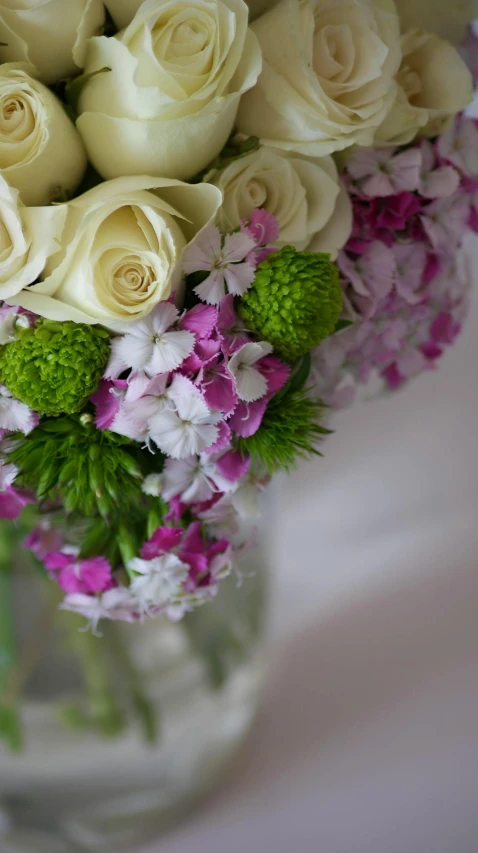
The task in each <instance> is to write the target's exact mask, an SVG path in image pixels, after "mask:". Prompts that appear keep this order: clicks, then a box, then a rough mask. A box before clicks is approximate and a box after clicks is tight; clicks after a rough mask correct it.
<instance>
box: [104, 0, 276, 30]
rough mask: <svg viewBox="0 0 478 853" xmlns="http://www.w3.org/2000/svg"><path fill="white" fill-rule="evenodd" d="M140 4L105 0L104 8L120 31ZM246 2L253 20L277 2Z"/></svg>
mask: <svg viewBox="0 0 478 853" xmlns="http://www.w3.org/2000/svg"><path fill="white" fill-rule="evenodd" d="M142 2H143V0H105V6H106V8H107V9H108V12H109V13H110V15H111V17H112V18H113V21H114V22H115V24H116V26H117V27H118V29H120V30H122V29H123V28H124V27H127V26H128V24H130V23H131V21H132V20H133V18H134V16H135V14H136V12H137V11H138V9H139V7H140V6H141V3H142ZM246 2H247V5H248V6H249V18H250V19H251V20H254V18H258V17H259V15H262V14H263V13H264V12H265V11H266V9H270V7H271V6H273V5H274V3H276V2H277V0H246Z"/></svg>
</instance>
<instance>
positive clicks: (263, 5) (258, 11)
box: [246, 0, 277, 21]
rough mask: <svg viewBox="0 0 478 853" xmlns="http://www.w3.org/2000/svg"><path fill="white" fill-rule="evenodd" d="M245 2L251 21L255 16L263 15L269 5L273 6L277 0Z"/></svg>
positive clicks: (251, 0)
mask: <svg viewBox="0 0 478 853" xmlns="http://www.w3.org/2000/svg"><path fill="white" fill-rule="evenodd" d="M246 3H247V5H248V6H249V19H250V20H251V21H253V20H254V19H255V18H258V17H259V15H263V14H264V12H267V10H268V9H270V8H271V6H274V5H275V4H276V3H277V0H246Z"/></svg>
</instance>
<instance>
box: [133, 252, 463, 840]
mask: <svg viewBox="0 0 478 853" xmlns="http://www.w3.org/2000/svg"><path fill="white" fill-rule="evenodd" d="M476 257H477V258H478V251H477V252H476ZM477 333H478V293H476V292H475V298H474V307H473V311H472V314H471V317H470V318H469V321H468V323H467V327H466V329H465V333H464V334H463V336H462V338H461V340H460V342H459V343H458V345H457V346H456V347H455V349H454V350H453V351H452V352H451V353H449V354H448V355H447V356H446V357H445V359H444V361H443V363H442V367H441V369H440V371H438V372H437V373H433V374H429V375H426V376H423V377H421V378H420V379H419V380H417V381H416V382H415V383H414V384H412V385H411V386H410V387H408V388H407V389H406V390H405V391H404V392H402V393H400V394H396V395H395V396H392V397H390V398H388V399H382V400H380V401H378V402H374V403H366V404H360V405H358V406H356V407H355V408H354V409H352V410H350V411H347V412H343V413H341V414H340V416H339V417H337V419H336V423H335V427H336V433H335V435H334V436H332V437H331V438H330V439H329V440H328V441H327V445H326V447H325V448H324V450H325V452H326V456H325V458H324V459H317V460H315V461H313V462H310V463H307V464H305V465H303V466H302V468H301V469H300V470H299V471H297V473H295V474H294V476H292V477H291V478H289V479H288V480H285V479H284V480H283V481H282V482H281V483H280V489H279V495H278V504H277V507H276V512H275V525H274V530H273V531H272V532H273V536H272V537H271V539H272V541H271V548H270V551H271V557H272V560H273V563H274V566H275V580H274V584H275V587H274V601H273V608H272V614H271V617H272V618H271V623H272V624H271V633H270V652H269V653H270V669H269V674H268V678H267V683H266V685H265V689H264V699H263V703H262V708H261V712H260V715H259V718H258V721H257V724H256V727H255V730H254V731H253V733H252V735H251V738H250V741H249V744H248V747H247V748H246V750H245V753H244V755H243V756H242V759H241V761H240V763H239V764H238V766H237V767H236V770H235V774H232V776H231V778H230V780H229V781H228V782H227V783H226V784H224V786H223V787H222V789H221V790H219V791H218V792H216V794H215V796H213V797H212V798H211V799H210V800H209V801H208V802H207V803H206V804H204V805H203V807H202V809H201V810H198V811H197V812H196V813H194V814H193V815H191V817H190V819H189V820H188V821H186V822H183V824H182V825H181V826H180V827H176V828H175V829H174V830H173V831H172V832H171V833H170V834H169V835H167V836H166V837H163V838H162V839H161V841H160V842H157V843H156V844H155V845H152V846H150V847H148V849H147V850H148V853H206V852H207V853H216V851H224V853H243V851H245V850H246V851H250V853H477V851H478V808H477V806H478V663H477V661H478V655H477V652H478V618H477V601H478V517H477V507H478V449H477V441H476V436H477V432H478V429H477V426H478V381H477V365H478V334H477Z"/></svg>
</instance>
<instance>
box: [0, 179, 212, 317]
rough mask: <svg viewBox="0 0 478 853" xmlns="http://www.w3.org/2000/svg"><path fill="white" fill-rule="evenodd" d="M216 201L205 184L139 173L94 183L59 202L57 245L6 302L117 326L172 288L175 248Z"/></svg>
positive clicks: (176, 284)
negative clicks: (34, 280) (61, 218)
mask: <svg viewBox="0 0 478 853" xmlns="http://www.w3.org/2000/svg"><path fill="white" fill-rule="evenodd" d="M220 203H221V194H220V192H219V190H218V189H217V188H216V187H212V186H209V185H208V184H196V185H192V186H190V185H188V184H182V183H181V182H180V181H173V180H162V179H161V178H151V177H144V176H143V177H127V178H117V179H116V180H112V181H107V182H106V183H104V184H100V185H99V186H97V187H95V188H94V189H92V190H89V192H87V193H85V194H84V195H82V196H79V197H78V198H75V199H73V201H71V202H69V203H68V204H67V205H65V206H64V207H65V208H66V210H67V217H66V223H65V227H64V229H63V232H62V235H61V248H60V250H59V251H58V252H57V253H56V255H54V256H53V257H51V258H50V260H49V262H48V264H47V266H46V269H45V271H44V273H43V276H42V278H43V281H41V282H40V283H39V284H35V285H33V287H29V288H28V289H27V290H23V291H22V292H21V293H20V294H18V296H16V297H14V298H13V299H10V300H8V301H9V304H10V305H22V306H23V307H24V308H29V309H30V310H31V311H34V312H35V313H36V314H40V315H41V316H42V317H47V318H48V319H50V320H74V321H75V322H77V323H102V325H104V326H107V327H108V328H111V329H117V328H123V327H124V325H125V323H127V322H128V321H131V320H137V319H139V318H140V317H144V316H145V315H146V314H149V312H150V311H151V310H152V309H153V308H154V306H155V305H157V303H158V302H161V301H162V300H164V299H168V298H169V296H170V295H171V293H172V292H177V291H178V289H179V288H180V285H181V256H182V252H183V249H184V248H185V246H186V245H187V244H188V242H189V241H190V240H192V238H193V237H194V236H195V235H196V234H197V232H198V231H200V230H201V229H202V228H203V227H204V226H206V225H207V224H208V223H210V222H211V221H212V220H213V219H214V217H215V215H216V213H217V210H218V208H219V205H220Z"/></svg>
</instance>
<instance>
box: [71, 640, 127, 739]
mask: <svg viewBox="0 0 478 853" xmlns="http://www.w3.org/2000/svg"><path fill="white" fill-rule="evenodd" d="M71 640H72V644H73V647H74V650H75V651H76V653H77V657H78V662H79V664H80V666H81V669H82V673H83V679H84V683H85V691H86V698H87V708H86V716H87V724H88V723H90V724H93V725H94V726H95V727H97V728H98V729H99V730H100V732H101V734H103V735H106V736H110V737H114V736H116V735H117V734H119V733H120V732H121V731H122V730H123V728H124V720H123V715H122V713H121V706H120V703H119V701H118V698H117V696H116V693H115V690H114V687H113V684H112V680H111V668H110V665H109V661H108V658H107V656H106V654H105V649H104V647H103V642H104V640H103V638H102V637H96V636H95V635H94V634H92V633H91V631H84V630H78V628H77V626H76V625H75V629H74V634H72V636H71ZM64 716H65V720H66V719H67V717H66V715H64ZM70 719H72V716H70Z"/></svg>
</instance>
